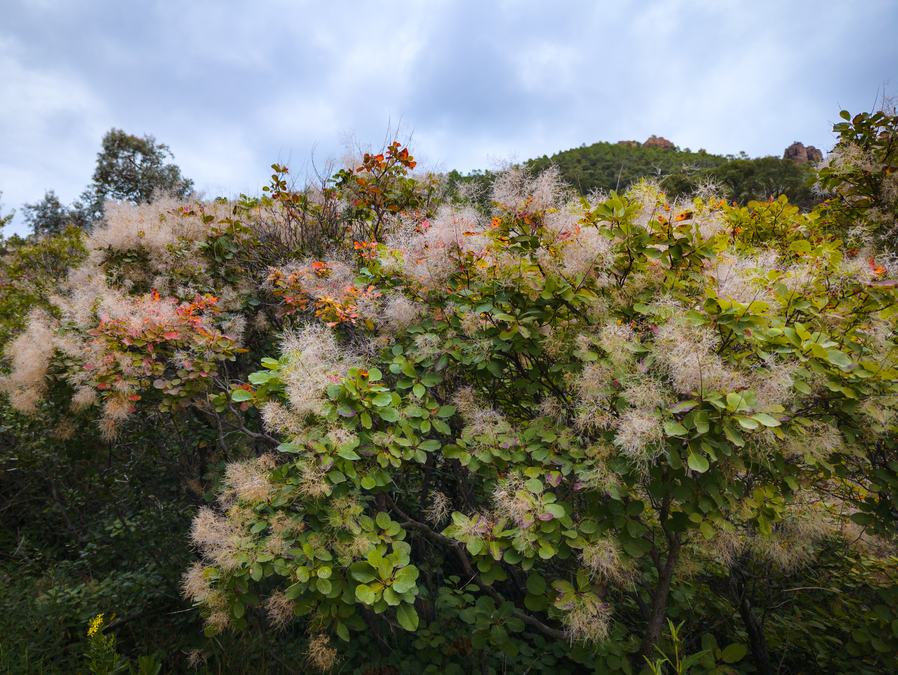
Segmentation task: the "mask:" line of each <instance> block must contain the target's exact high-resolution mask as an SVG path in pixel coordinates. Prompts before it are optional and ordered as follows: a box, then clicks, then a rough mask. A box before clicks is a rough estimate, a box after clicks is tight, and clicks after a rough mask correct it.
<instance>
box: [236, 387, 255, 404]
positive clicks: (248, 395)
mask: <svg viewBox="0 0 898 675" xmlns="http://www.w3.org/2000/svg"><path fill="white" fill-rule="evenodd" d="M231 400H232V401H234V402H235V403H243V402H244V401H252V400H253V392H251V391H247V390H246V389H235V390H234V391H232V392H231Z"/></svg>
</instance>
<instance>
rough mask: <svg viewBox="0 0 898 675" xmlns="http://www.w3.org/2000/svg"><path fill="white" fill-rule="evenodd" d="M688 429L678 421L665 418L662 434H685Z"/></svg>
mask: <svg viewBox="0 0 898 675" xmlns="http://www.w3.org/2000/svg"><path fill="white" fill-rule="evenodd" d="M688 433H689V431H688V430H687V429H686V427H684V426H683V425H682V424H680V423H679V422H676V421H674V420H667V421H666V422H664V434H665V435H666V436H685V435H687V434H688Z"/></svg>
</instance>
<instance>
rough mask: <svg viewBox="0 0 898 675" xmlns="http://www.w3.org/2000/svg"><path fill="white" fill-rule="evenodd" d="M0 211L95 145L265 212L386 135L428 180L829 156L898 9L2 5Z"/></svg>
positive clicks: (874, 83)
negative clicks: (440, 173) (149, 143)
mask: <svg viewBox="0 0 898 675" xmlns="http://www.w3.org/2000/svg"><path fill="white" fill-rule="evenodd" d="M3 4H4V8H3V12H2V22H0V192H2V193H3V194H2V197H0V201H2V205H3V206H2V213H7V212H9V210H11V209H19V215H18V216H17V217H16V220H15V221H14V224H13V226H12V227H11V228H7V230H8V231H7V232H6V234H9V233H10V230H11V231H18V232H22V231H23V230H24V226H23V223H22V218H21V208H20V207H21V206H22V204H24V203H29V202H35V201H37V200H39V199H40V198H41V197H42V196H43V194H44V192H45V191H46V190H49V189H52V190H55V191H56V193H57V195H59V197H60V198H61V199H62V200H63V202H66V203H67V202H70V201H72V200H74V199H75V198H76V197H77V196H78V195H79V194H80V193H81V191H82V190H83V189H84V188H85V187H86V186H87V185H88V183H89V182H90V178H91V174H92V172H93V166H94V162H95V159H96V153H97V152H98V150H99V147H100V140H101V138H102V136H103V134H104V133H105V132H106V131H108V130H109V129H110V128H113V127H115V128H120V129H124V130H125V131H127V132H129V133H133V134H137V135H144V134H150V135H153V136H154V137H155V138H156V139H157V140H158V141H160V142H163V143H166V144H167V145H168V146H169V147H170V148H171V150H172V152H173V153H174V155H175V161H176V163H177V164H178V165H179V166H180V167H181V169H182V171H183V172H184V174H185V175H186V176H188V177H190V178H192V179H193V180H194V182H195V183H196V186H197V187H198V188H199V189H200V190H201V191H202V192H203V193H204V194H206V195H207V196H209V197H212V196H218V195H223V196H234V195H237V194H240V193H246V194H257V193H258V192H259V188H260V187H261V186H262V185H263V184H264V183H265V182H266V181H267V178H268V176H269V174H270V169H269V167H270V165H271V163H272V162H278V163H286V164H288V165H290V167H291V169H292V171H293V173H296V174H298V175H300V176H302V175H304V174H305V173H306V172H309V171H311V170H313V169H314V168H315V167H323V166H326V165H327V163H328V161H331V160H335V161H338V162H339V161H340V159H341V158H342V157H343V156H345V154H346V150H347V148H349V147H353V146H362V147H364V146H374V147H377V146H379V145H380V144H381V143H382V142H383V141H384V140H385V138H386V137H387V136H388V135H391V134H392V132H391V130H394V129H396V128H397V127H398V129H399V137H400V138H402V139H405V140H409V139H410V141H411V147H412V150H413V153H414V154H415V155H416V157H417V158H418V159H419V162H420V163H421V164H422V166H425V167H427V168H431V169H436V170H450V169H458V170H461V171H468V170H472V169H488V168H494V167H496V166H498V165H501V164H503V163H507V162H510V161H511V162H513V161H521V160H525V159H528V158H531V157H538V156H542V155H544V154H548V155H551V154H552V153H553V152H557V151H559V150H564V149H568V148H572V147H577V146H580V145H582V144H586V145H588V144H590V143H594V142H596V141H617V140H624V139H635V140H640V141H642V140H645V139H646V138H647V137H648V136H649V135H651V134H657V135H661V136H664V137H666V138H668V139H670V140H672V141H673V142H674V143H676V144H677V145H679V146H680V147H684V148H685V147H689V148H691V149H693V150H696V149H698V148H705V149H706V150H708V151H709V152H715V153H722V154H727V153H732V154H736V153H738V152H739V151H745V152H747V153H748V154H749V155H751V156H762V155H781V154H782V152H783V149H784V148H785V147H786V146H787V145H789V144H790V143H791V142H792V141H795V140H800V141H802V142H804V143H805V144H812V145H815V146H817V147H820V148H821V149H823V150H827V149H829V148H830V147H831V146H832V143H833V135H832V132H831V127H832V124H833V122H834V121H836V119H837V118H838V113H839V110H841V109H843V108H845V109H849V110H852V111H860V110H870V109H871V108H872V107H873V106H874V105H875V102H876V100H877V97H878V96H881V95H882V93H883V92H885V94H886V95H892V96H894V95H896V93H898V40H896V39H895V35H896V33H898V2H896V1H894V0H863V1H857V2H846V1H845V0H841V1H839V2H833V1H830V0H813V1H805V0H773V1H768V0H750V1H749V0H747V1H744V2H742V1H735V0H733V1H728V0H664V1H661V0H658V1H654V0H629V1H627V0H619V1H615V2H610V1H604V0H593V1H592V2H589V1H568V0H551V1H544V2H536V1H526V0H520V1H518V0H495V1H490V0H479V1H469V0H456V1H454V2H450V1H448V0H417V1H416V0H405V1H403V2H394V1H392V0H377V1H371V2H368V1H366V0H356V1H350V0H330V1H329V2H317V3H316V2H304V1H302V0H280V1H278V0H270V1H269V0H255V1H253V2H236V1H231V0H179V1H178V2H175V1H173V0H156V1H153V0H130V1H128V2H122V0H114V1H106V0H82V1H80V2H72V1H71V0H4V3H3Z"/></svg>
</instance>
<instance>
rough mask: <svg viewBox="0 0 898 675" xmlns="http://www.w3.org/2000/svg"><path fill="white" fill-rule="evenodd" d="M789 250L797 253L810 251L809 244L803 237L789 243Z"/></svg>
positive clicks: (801, 253)
mask: <svg viewBox="0 0 898 675" xmlns="http://www.w3.org/2000/svg"><path fill="white" fill-rule="evenodd" d="M789 250H790V251H792V252H793V253H798V254H799V255H803V254H806V253H810V252H811V244H810V242H808V241H805V240H804V239H799V240H798V241H793V242H792V243H791V244H790V245H789Z"/></svg>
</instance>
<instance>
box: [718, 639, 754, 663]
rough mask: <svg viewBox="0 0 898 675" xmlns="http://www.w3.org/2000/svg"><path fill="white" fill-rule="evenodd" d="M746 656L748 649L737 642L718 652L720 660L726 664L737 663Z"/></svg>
mask: <svg viewBox="0 0 898 675" xmlns="http://www.w3.org/2000/svg"><path fill="white" fill-rule="evenodd" d="M746 654H748V647H746V646H745V645H744V644H741V643H739V642H734V643H733V644H731V645H727V646H726V647H724V649H723V651H722V652H720V658H721V659H723V661H725V662H726V663H738V662H739V661H741V660H742V659H744V658H745V655H746Z"/></svg>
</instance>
